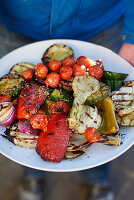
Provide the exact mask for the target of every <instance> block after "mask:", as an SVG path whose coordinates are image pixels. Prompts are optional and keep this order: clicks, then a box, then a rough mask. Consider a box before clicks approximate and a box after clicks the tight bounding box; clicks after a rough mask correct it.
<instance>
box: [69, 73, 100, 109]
mask: <svg viewBox="0 0 134 200" xmlns="http://www.w3.org/2000/svg"><path fill="white" fill-rule="evenodd" d="M72 88H73V91H74V97H75V99H74V105H77V106H78V105H82V104H84V103H85V101H86V99H87V98H88V97H89V96H91V95H92V94H94V93H95V92H96V91H98V90H99V89H100V82H99V81H98V80H97V79H96V78H94V77H92V76H89V75H85V76H76V77H75V78H74V80H73V83H72Z"/></svg>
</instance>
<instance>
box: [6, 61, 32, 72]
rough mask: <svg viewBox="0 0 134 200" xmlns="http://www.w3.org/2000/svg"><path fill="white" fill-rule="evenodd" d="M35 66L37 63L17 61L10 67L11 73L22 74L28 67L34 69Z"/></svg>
mask: <svg viewBox="0 0 134 200" xmlns="http://www.w3.org/2000/svg"><path fill="white" fill-rule="evenodd" d="M34 68H35V65H33V64H32V63H27V62H23V63H17V64H16V65H14V66H13V67H12V68H11V69H10V72H9V73H10V74H19V75H21V74H22V73H23V71H25V70H27V69H34Z"/></svg>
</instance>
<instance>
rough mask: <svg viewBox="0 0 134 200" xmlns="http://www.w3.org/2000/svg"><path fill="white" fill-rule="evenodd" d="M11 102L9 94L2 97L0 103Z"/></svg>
mask: <svg viewBox="0 0 134 200" xmlns="http://www.w3.org/2000/svg"><path fill="white" fill-rule="evenodd" d="M6 101H7V102H9V101H11V96H10V95H9V94H6V93H5V94H3V95H2V96H0V102H6Z"/></svg>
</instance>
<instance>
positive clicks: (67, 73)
mask: <svg viewBox="0 0 134 200" xmlns="http://www.w3.org/2000/svg"><path fill="white" fill-rule="evenodd" d="M59 74H60V76H61V78H62V79H64V80H69V79H70V78H71V76H72V74H73V69H72V68H71V67H69V66H63V67H61V68H60V72H59Z"/></svg>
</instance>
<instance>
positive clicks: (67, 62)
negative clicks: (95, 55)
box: [62, 56, 75, 67]
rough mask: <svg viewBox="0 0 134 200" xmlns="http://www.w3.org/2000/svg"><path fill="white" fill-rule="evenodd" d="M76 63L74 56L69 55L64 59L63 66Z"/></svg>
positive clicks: (71, 65)
mask: <svg viewBox="0 0 134 200" xmlns="http://www.w3.org/2000/svg"><path fill="white" fill-rule="evenodd" d="M74 64H75V60H74V58H73V57H72V56H69V57H67V58H65V59H64V60H63V61H62V65H63V66H65V65H66V66H69V67H73V65H74Z"/></svg>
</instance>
